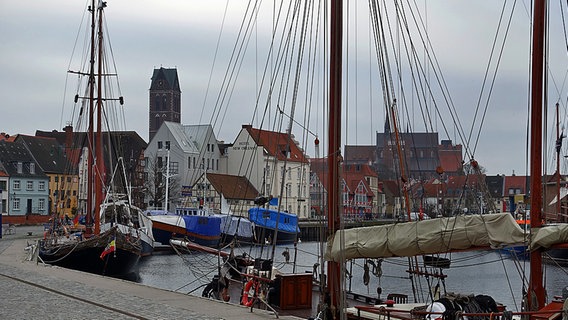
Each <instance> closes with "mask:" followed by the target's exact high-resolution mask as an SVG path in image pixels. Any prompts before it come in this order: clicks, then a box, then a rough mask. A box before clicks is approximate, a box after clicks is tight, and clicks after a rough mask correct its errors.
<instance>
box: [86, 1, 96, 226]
mask: <svg viewBox="0 0 568 320" xmlns="http://www.w3.org/2000/svg"><path fill="white" fill-rule="evenodd" d="M89 11H90V12H91V48H90V49H91V59H90V61H89V64H90V68H89V125H88V131H87V140H88V142H87V212H86V217H85V224H86V229H85V233H86V234H87V235H90V234H92V233H93V229H92V228H93V218H94V216H93V197H92V195H93V172H94V170H93V169H94V168H93V165H94V161H93V152H92V151H93V144H94V134H93V126H94V123H93V118H94V110H95V100H94V96H95V0H92V1H91V6H90V7H89Z"/></svg>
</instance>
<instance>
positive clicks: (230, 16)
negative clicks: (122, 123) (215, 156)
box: [0, 0, 568, 175]
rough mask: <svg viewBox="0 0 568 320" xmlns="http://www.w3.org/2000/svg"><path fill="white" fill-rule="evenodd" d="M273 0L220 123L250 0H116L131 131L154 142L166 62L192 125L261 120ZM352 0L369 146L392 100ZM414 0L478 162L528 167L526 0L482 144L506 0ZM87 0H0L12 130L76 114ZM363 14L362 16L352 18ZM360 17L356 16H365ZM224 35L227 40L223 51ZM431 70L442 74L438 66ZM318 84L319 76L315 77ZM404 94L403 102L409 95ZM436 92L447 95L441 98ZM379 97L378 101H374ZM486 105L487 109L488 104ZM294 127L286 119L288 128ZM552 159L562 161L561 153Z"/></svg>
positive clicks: (358, 100)
mask: <svg viewBox="0 0 568 320" xmlns="http://www.w3.org/2000/svg"><path fill="white" fill-rule="evenodd" d="M89 2H90V1H89ZM265 2H266V3H264V4H263V6H265V7H267V9H266V10H267V11H263V10H265V9H263V10H261V11H260V12H259V18H258V24H257V25H256V27H255V29H254V30H255V32H254V33H253V35H252V37H251V40H250V41H249V42H248V49H247V55H246V57H245V58H244V59H243V62H242V66H241V67H240V69H239V70H240V73H239V76H238V77H237V78H235V80H234V83H235V84H234V85H235V87H234V89H233V90H232V91H231V93H230V99H228V98H227V100H228V102H225V103H226V104H227V107H226V110H224V111H222V112H220V116H219V118H218V119H216V120H214V121H212V119H213V118H212V117H214V116H212V114H213V111H212V110H214V109H215V101H216V100H217V97H218V96H219V95H220V92H221V89H220V87H221V83H222V81H223V75H224V74H225V70H226V68H227V66H228V65H229V59H230V52H231V50H232V47H233V45H234V42H235V38H236V35H237V31H238V30H239V27H240V23H241V20H242V18H243V15H244V12H245V8H246V5H247V3H248V2H247V1H240V0H231V1H230V2H229V3H228V4H227V2H226V1H221V0H219V1H217V0H212V1H202V0H200V1H194V0H168V1H147V0H136V1H134V0H108V8H107V9H106V11H105V12H106V23H107V27H108V32H109V33H110V41H111V46H112V50H113V53H114V59H115V63H116V66H117V71H118V74H119V78H120V88H121V93H122V95H123V96H124V99H125V115H126V129H128V130H134V131H136V132H138V134H139V135H140V136H141V137H142V138H143V139H145V140H146V141H147V140H148V89H149V87H150V78H151V76H152V72H153V69H154V68H159V67H160V66H163V67H167V68H174V67H175V68H177V70H178V75H179V80H180V85H181V90H182V123H183V124H198V123H210V122H215V124H214V129H215V132H216V134H217V135H218V136H217V138H218V139H220V140H224V141H226V142H232V141H233V140H234V139H235V137H236V135H237V133H238V131H239V130H240V128H241V125H242V124H246V123H253V124H254V125H258V122H255V121H258V120H253V113H254V104H255V100H256V92H257V91H258V88H259V87H260V85H259V83H260V80H259V79H260V78H261V76H262V72H261V70H262V68H263V66H264V62H265V60H264V58H263V57H261V56H262V55H263V50H262V48H266V46H267V45H268V44H267V34H268V32H269V31H270V29H271V23H272V22H271V21H272V20H271V19H270V18H271V16H272V13H271V12H272V11H271V10H273V7H272V2H268V1H265ZM345 2H347V1H345ZM349 3H350V4H351V5H350V7H349V9H348V12H349V13H350V16H351V18H349V19H347V20H348V21H349V22H348V23H349V27H348V28H347V29H349V35H348V36H346V37H344V39H346V40H353V39H355V38H357V39H359V40H358V41H354V42H353V43H354V44H350V46H349V48H350V49H349V58H346V59H349V61H351V62H350V63H346V64H345V66H344V71H345V72H346V73H348V76H347V81H345V82H346V83H349V91H348V92H347V93H346V94H345V95H344V96H347V98H345V99H346V100H348V101H349V103H348V107H347V108H346V109H347V110H348V112H347V113H348V116H344V122H345V123H346V126H345V128H344V129H343V130H344V139H343V144H345V143H347V144H350V145H354V144H365V145H369V144H374V143H375V138H374V133H375V132H377V131H379V132H382V131H383V128H384V121H385V120H384V119H385V117H384V112H385V111H384V110H385V109H384V107H382V104H383V103H382V94H381V93H380V90H381V89H380V83H379V81H378V77H377V76H376V75H373V74H372V72H370V71H369V70H370V69H376V62H374V64H373V63H372V62H369V61H370V59H371V58H370V57H372V58H373V59H375V56H376V55H375V53H374V51H371V50H370V49H369V45H368V44H369V43H371V42H372V41H371V40H369V39H370V37H371V36H370V35H369V31H368V29H369V24H370V22H369V18H368V15H367V13H366V12H367V11H368V4H367V2H363V1H357V2H355V1H349ZM355 3H356V4H357V5H355ZM405 3H406V2H405ZM417 3H418V6H419V7H420V8H421V9H423V11H422V12H423V14H424V18H425V22H424V23H425V25H426V26H427V29H428V37H429V39H430V41H431V42H432V46H433V48H434V50H435V53H436V56H435V57H436V59H437V63H438V64H439V66H440V69H441V71H442V72H443V76H444V80H445V82H446V85H447V88H448V92H449V94H450V95H451V100H452V101H453V106H454V107H455V109H456V113H457V115H458V116H459V121H460V123H461V125H462V127H463V130H464V131H465V132H466V134H469V132H470V130H472V129H471V127H472V126H474V129H473V130H472V132H473V134H472V138H471V141H470V143H469V145H470V147H471V148H474V146H475V154H474V156H475V158H476V160H477V161H478V162H479V163H480V164H481V165H482V166H483V167H485V168H486V170H487V172H488V173H489V174H507V175H510V174H512V173H513V172H514V173H516V174H526V172H525V169H526V152H525V150H526V134H527V133H526V132H527V116H528V115H527V101H528V90H527V88H528V71H529V61H528V59H529V53H528V52H529V45H530V7H529V4H528V1H518V2H517V4H516V8H515V10H514V13H513V15H512V22H511V25H510V29H509V34H508V36H507V39H506V43H505V45H504V49H503V53H502V56H501V62H500V64H499V71H498V73H497V76H496V78H495V80H494V81H495V84H494V87H493V88H492V91H491V96H490V100H489V103H488V109H487V113H486V115H485V120H484V123H483V127H482V130H481V133H480V135H479V141H478V142H477V143H475V140H476V139H477V138H476V137H477V132H478V131H479V123H480V119H481V115H480V114H478V116H477V120H476V121H475V122H474V120H473V119H474V115H475V108H476V106H477V105H478V100H479V96H480V94H481V93H480V92H481V90H482V89H481V88H482V83H483V79H484V73H485V71H486V69H487V65H488V61H489V55H490V53H491V50H492V43H493V40H494V36H495V33H496V30H497V24H498V19H499V17H500V14H501V9H502V7H503V1H495V0H480V1H471V0H459V1H457V0H452V1H449V0H448V1H437V0H428V1H427V4H425V3H426V1H420V0H419V1H417ZM512 3H513V1H509V2H507V4H506V8H508V9H506V10H505V14H504V17H503V19H504V22H503V23H504V24H506V23H507V19H508V18H509V15H510V12H511V8H512ZM86 5H87V1H82V0H52V1H32V0H19V1H5V0H3V1H1V2H0V31H1V32H0V37H1V39H0V55H1V59H0V70H2V71H1V75H0V97H1V100H0V101H1V102H2V112H1V113H0V131H2V132H6V133H8V134H12V135H13V134H28V135H33V134H35V131H36V130H61V128H63V127H64V126H65V125H66V123H68V122H69V121H70V120H71V119H70V117H71V112H72V106H71V104H70V103H71V102H72V98H73V96H74V95H75V92H73V91H72V88H71V89H70V88H69V83H70V82H71V81H72V79H71V80H69V78H68V77H67V70H68V68H70V61H73V60H72V58H73V59H77V57H72V54H73V51H74V46H75V45H76V46H77V48H76V49H75V55H77V52H78V51H79V50H80V48H81V47H82V45H83V43H82V41H81V40H79V41H78V43H77V44H75V38H76V37H77V34H78V32H79V28H80V27H81V21H82V19H83V18H84V17H83V15H84V14H85V11H86V10H85V9H86ZM553 6H554V7H553V8H552V9H551V10H550V11H551V12H552V13H551V25H552V29H553V31H552V33H551V49H550V51H551V58H550V59H551V62H550V64H551V67H550V70H551V77H552V78H550V80H549V81H550V83H551V85H550V86H551V90H550V92H551V95H550V98H549V109H548V112H549V114H550V117H551V118H552V116H553V113H554V108H553V106H554V104H555V103H556V102H559V103H560V105H561V119H562V122H565V120H564V118H565V113H566V110H565V108H566V96H567V94H566V88H565V87H566V84H565V83H564V82H565V77H566V70H567V65H568V64H567V61H566V59H567V55H566V46H565V40H564V35H563V33H562V30H561V26H562V23H561V22H560V20H559V19H560V9H559V8H557V7H555V6H556V4H554V5H553ZM225 9H226V10H227V11H226V16H225ZM564 9H565V8H564ZM355 15H357V16H358V17H359V16H360V17H361V18H358V19H357V20H355V19H354V18H353V17H354V16H355ZM354 21H357V24H356V25H355V22H354ZM83 23H84V22H83ZM221 29H222V30H223V32H222V33H221ZM502 34H503V33H501V35H500V38H499V39H498V41H497V46H498V47H497V48H496V49H495V50H496V51H495V53H494V55H496V54H498V53H499V50H500V48H501V45H502V43H503V36H502ZM218 40H219V46H220V49H219V52H218V53H217V54H216V48H217V47H216V46H217V42H218ZM373 50H374V49H373ZM419 54H421V53H419ZM422 54H423V53H422ZM214 57H216V59H214ZM495 57H496V58H494V60H493V62H492V63H493V65H492V66H490V70H492V71H493V70H494V69H495V65H496V62H495V61H496V59H497V58H498V56H495ZM352 61H357V62H356V63H352ZM553 64H554V65H553ZM429 74H430V76H431V77H434V73H433V72H432V71H430V73H429ZM210 75H211V79H210ZM492 76H493V74H492V73H491V74H490V75H489V78H488V80H487V81H488V82H491V81H492ZM355 79H357V80H355ZM406 79H408V78H406ZM66 81H67V88H66ZM316 82H317V81H316ZM317 85H320V86H321V85H322V84H321V83H320V82H317V83H316V86H317ZM71 87H72V86H71ZM369 87H372V88H374V89H373V90H372V92H373V93H369V92H370V91H369V89H368V88H369ZM406 90H409V91H411V90H412V89H408V88H407V89H406ZM484 90H485V91H484V96H483V98H482V100H481V101H482V102H481V107H484V106H485V101H486V99H487V95H488V91H489V90H491V89H490V87H486V88H485V89H484ZM206 93H207V98H206ZM397 98H398V99H399V103H401V102H400V101H402V99H401V97H400V96H398V97H397ZM406 99H408V100H407V101H406V102H405V104H406V106H405V107H404V108H403V109H404V110H402V111H401V112H403V113H405V115H404V116H403V117H404V119H405V120H404V123H403V124H402V125H401V126H402V128H409V127H412V128H413V129H414V130H418V131H420V130H423V128H424V126H423V125H421V123H422V120H418V119H422V117H423V115H422V114H421V112H420V110H419V108H418V107H417V106H416V103H415V102H413V101H412V98H406ZM437 99H440V101H442V100H443V98H442V97H438V98H437ZM307 104H308V103H306V102H305V101H302V102H298V105H297V109H296V111H295V114H296V117H295V119H296V120H298V119H299V118H300V117H302V114H304V113H305V110H307V107H306V105H307ZM309 104H310V105H313V106H314V107H313V109H311V112H313V113H314V116H311V117H313V118H312V119H313V120H312V121H311V122H310V128H309V129H310V131H311V132H313V133H314V134H317V135H318V136H319V137H320V140H322V141H325V138H324V137H323V136H324V135H325V130H326V129H325V127H324V125H323V123H322V122H323V121H322V120H321V117H320V116H319V115H321V114H322V112H323V111H322V109H323V108H324V106H323V105H322V100H321V99H314V100H312V101H311V103H309ZM371 104H372V105H381V106H380V107H377V108H370V105H371ZM401 108H402V106H401ZM369 110H373V111H372V112H370V111H369ZM483 111H484V109H483V108H482V109H481V110H480V111H479V112H480V113H482V112H483ZM270 112H272V113H274V114H276V107H272V109H271V111H270ZM285 113H286V111H285ZM318 113H319V114H318ZM406 113H408V114H407V115H406ZM258 116H259V115H258V113H257V117H258ZM446 116H447V115H446ZM434 118H435V117H434ZM284 121H285V123H286V122H287V121H288V119H286V118H284ZM299 122H302V121H299ZM431 123H432V125H433V126H434V127H435V128H436V130H438V131H439V132H440V139H452V140H453V141H454V142H457V143H462V144H464V142H463V141H461V139H460V137H459V135H458V134H457V130H456V127H455V126H454V125H453V124H451V123H452V121H451V120H449V119H447V120H443V121H442V120H438V119H434V120H432V122H431ZM286 126H287V125H286V124H285V125H284V128H285V127H286ZM443 126H446V128H445V129H444V128H443ZM548 126H549V127H548V129H547V134H548V135H555V134H556V133H555V131H554V130H553V129H554V128H553V126H554V123H553V122H551V124H549V125H548ZM294 130H296V127H295V128H294ZM294 130H293V133H294ZM445 131H447V133H448V134H446V133H445ZM448 135H449V136H448ZM300 136H301V135H299V134H296V137H297V138H298V140H301V139H300V138H299V137H300ZM313 138H314V137H313V136H309V137H308V138H307V139H306V141H310V142H309V144H308V145H306V150H307V152H308V154H309V155H310V156H312V157H314V156H315V154H314V149H313V146H312V145H311V144H312V143H311V140H313ZM548 141H550V142H549V144H550V145H549V147H548V148H549V149H551V148H552V147H551V146H552V144H553V141H554V139H553V138H552V137H551V138H550V139H548ZM472 150H473V149H472ZM322 153H323V151H322ZM565 153H566V152H564V154H565ZM548 163H553V160H549V161H548ZM564 169H565V168H564ZM551 170H552V169H549V171H551Z"/></svg>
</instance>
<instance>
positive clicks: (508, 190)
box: [503, 175, 530, 213]
mask: <svg viewBox="0 0 568 320" xmlns="http://www.w3.org/2000/svg"><path fill="white" fill-rule="evenodd" d="M529 193H530V189H529V184H528V179H527V177H526V176H517V175H512V176H505V181H504V187H503V202H504V203H505V206H504V212H509V213H513V212H515V210H517V206H518V205H519V204H523V203H525V202H526V199H525V198H526V196H528V195H529Z"/></svg>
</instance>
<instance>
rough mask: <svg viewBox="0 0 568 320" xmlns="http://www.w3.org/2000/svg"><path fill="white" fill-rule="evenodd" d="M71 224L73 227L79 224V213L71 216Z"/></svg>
mask: <svg viewBox="0 0 568 320" xmlns="http://www.w3.org/2000/svg"><path fill="white" fill-rule="evenodd" d="M73 225H74V226H75V227H76V226H78V225H79V214H76V215H75V218H73Z"/></svg>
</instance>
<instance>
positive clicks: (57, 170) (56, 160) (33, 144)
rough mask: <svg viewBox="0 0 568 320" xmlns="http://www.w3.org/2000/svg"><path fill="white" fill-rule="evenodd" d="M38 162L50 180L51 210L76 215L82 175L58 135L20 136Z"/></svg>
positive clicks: (18, 139)
mask: <svg viewBox="0 0 568 320" xmlns="http://www.w3.org/2000/svg"><path fill="white" fill-rule="evenodd" d="M16 141H19V142H21V143H22V144H23V145H24V146H25V147H26V149H27V150H28V151H29V153H30V155H31V156H32V157H33V159H34V161H35V162H36V163H37V164H38V165H39V167H40V168H41V169H42V170H43V172H44V173H45V174H46V175H47V176H48V179H49V186H48V189H49V212H50V213H57V214H58V215H60V216H63V215H67V216H68V217H69V218H73V217H74V216H75V214H76V213H77V210H78V206H79V202H78V193H79V175H78V171H77V167H76V164H75V163H73V162H72V161H70V159H68V158H67V154H66V152H65V146H64V145H62V144H60V143H59V142H58V141H57V140H56V139H55V138H49V137H34V136H26V135H18V136H17V138H16Z"/></svg>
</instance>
